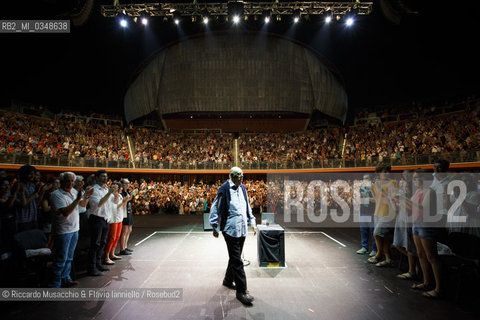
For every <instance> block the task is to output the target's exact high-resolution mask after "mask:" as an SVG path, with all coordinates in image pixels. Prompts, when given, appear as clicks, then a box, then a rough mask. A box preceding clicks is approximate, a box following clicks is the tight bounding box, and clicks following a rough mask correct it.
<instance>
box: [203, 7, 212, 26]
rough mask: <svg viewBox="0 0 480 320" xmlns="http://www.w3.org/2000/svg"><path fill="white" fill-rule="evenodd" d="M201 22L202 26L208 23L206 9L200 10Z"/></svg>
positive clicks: (208, 18) (208, 17) (208, 16)
mask: <svg viewBox="0 0 480 320" xmlns="http://www.w3.org/2000/svg"><path fill="white" fill-rule="evenodd" d="M202 21H203V24H208V22H209V21H210V15H209V14H208V10H207V9H205V10H202Z"/></svg>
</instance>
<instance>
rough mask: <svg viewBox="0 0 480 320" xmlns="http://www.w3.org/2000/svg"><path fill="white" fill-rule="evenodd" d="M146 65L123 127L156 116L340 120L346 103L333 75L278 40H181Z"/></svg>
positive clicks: (228, 36) (313, 56) (130, 92)
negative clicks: (317, 115)
mask: <svg viewBox="0 0 480 320" xmlns="http://www.w3.org/2000/svg"><path fill="white" fill-rule="evenodd" d="M144 65H145V67H144V68H143V69H142V70H141V72H139V73H138V76H137V77H136V78H135V80H133V82H132V83H131V84H130V86H129V88H128V89H127V92H126V94H125V99H124V106H125V116H126V120H127V122H131V121H133V120H135V119H138V118H140V117H143V116H145V115H148V114H150V113H151V112H153V111H155V110H158V112H159V113H160V114H162V115H166V114H174V113H184V112H212V113H214V112H239V113H240V112H241V113H245V112H297V113H305V114H312V112H314V111H320V112H322V113H324V114H326V115H328V116H331V117H333V118H336V119H339V120H341V121H344V120H345V116H346V112H347V95H346V92H345V90H344V88H343V86H342V84H341V80H340V77H339V75H338V74H336V72H335V71H334V68H333V67H332V66H331V65H328V64H326V63H324V62H322V58H321V57H320V56H319V55H318V54H317V53H315V52H314V51H313V50H312V49H310V48H308V47H307V46H304V45H302V44H300V43H297V42H295V41H292V40H289V39H286V38H284V37H280V36H277V35H269V34H265V33H263V34H245V33H242V34H239V33H220V34H209V35H202V36H197V37H192V38H187V39H185V40H182V41H178V42H175V43H173V44H171V45H169V46H167V47H165V48H163V49H161V50H160V51H158V52H157V53H156V54H155V55H154V56H152V57H151V58H150V59H149V60H148V61H147V62H145V63H144Z"/></svg>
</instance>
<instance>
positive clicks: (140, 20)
mask: <svg viewBox="0 0 480 320" xmlns="http://www.w3.org/2000/svg"><path fill="white" fill-rule="evenodd" d="M193 18H194V17H192V22H195V19H193ZM172 20H173V22H174V23H175V24H176V25H180V23H181V21H182V18H181V17H180V16H174V17H173V19H172ZM210 20H211V19H210V17H208V16H203V17H202V23H203V24H205V25H208V24H209V22H210ZM241 20H242V18H241V16H240V15H234V16H232V22H233V24H234V25H238V24H239V23H240V22H241ZM271 20H272V19H271V16H270V15H265V16H264V17H263V21H264V23H265V24H269V23H270V22H271ZM300 20H301V19H300V16H297V15H295V16H294V17H293V19H292V22H293V23H294V24H297V23H299V22H300ZM333 20H334V18H333V16H332V15H327V16H326V17H325V18H324V19H323V21H324V22H325V23H326V24H329V23H331V22H332V21H333ZM336 20H337V21H340V20H341V17H340V16H336ZM344 20H345V22H344V23H345V26H347V27H350V26H352V25H353V24H354V23H355V18H354V17H353V16H349V17H346V18H345V19H344ZM133 21H134V22H135V23H141V24H142V25H144V26H147V25H148V22H149V20H148V18H147V17H141V18H137V17H135V18H133ZM119 24H120V26H121V27H122V28H127V27H128V25H129V23H128V18H126V17H121V18H120V20H119Z"/></svg>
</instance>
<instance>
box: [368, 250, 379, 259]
mask: <svg viewBox="0 0 480 320" xmlns="http://www.w3.org/2000/svg"><path fill="white" fill-rule="evenodd" d="M376 255H377V251H376V250H372V252H370V254H369V256H370V257H375V256H376Z"/></svg>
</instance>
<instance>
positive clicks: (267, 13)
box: [263, 10, 272, 24]
mask: <svg viewBox="0 0 480 320" xmlns="http://www.w3.org/2000/svg"><path fill="white" fill-rule="evenodd" d="M271 16H272V12H271V11H270V10H264V11H263V21H265V23H266V24H267V23H269V22H270V18H271Z"/></svg>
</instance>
